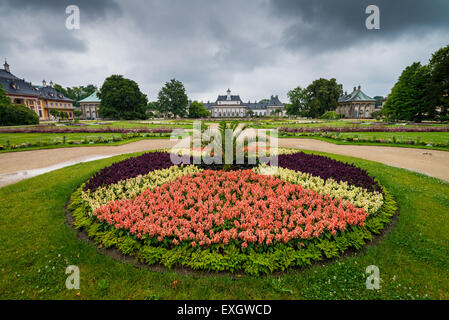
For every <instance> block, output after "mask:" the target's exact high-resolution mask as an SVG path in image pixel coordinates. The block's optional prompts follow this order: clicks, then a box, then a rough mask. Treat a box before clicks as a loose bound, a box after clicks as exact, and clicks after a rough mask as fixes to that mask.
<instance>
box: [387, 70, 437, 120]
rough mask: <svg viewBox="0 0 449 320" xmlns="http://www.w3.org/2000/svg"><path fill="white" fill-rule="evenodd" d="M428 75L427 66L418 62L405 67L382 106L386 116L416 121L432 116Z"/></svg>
mask: <svg viewBox="0 0 449 320" xmlns="http://www.w3.org/2000/svg"><path fill="white" fill-rule="evenodd" d="M430 77H431V75H430V69H429V67H428V66H422V65H421V63H419V62H415V63H413V64H412V65H410V66H408V67H407V68H405V70H404V71H403V72H402V74H401V76H400V77H399V79H398V81H397V82H396V84H395V85H394V87H393V89H392V90H391V94H390V95H389V96H388V100H387V101H386V103H385V105H384V107H383V113H384V114H385V115H386V117H387V118H388V119H391V120H410V121H417V122H420V121H422V120H423V119H425V118H429V117H430V118H432V116H433V114H434V111H432V104H431V103H430V101H429V100H428V99H427V97H428V94H429V83H430Z"/></svg>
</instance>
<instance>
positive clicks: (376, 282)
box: [365, 265, 380, 290]
mask: <svg viewBox="0 0 449 320" xmlns="http://www.w3.org/2000/svg"><path fill="white" fill-rule="evenodd" d="M365 273H366V274H369V276H368V277H367V278H366V288H367V289H368V290H379V289H380V270H379V267H378V266H375V265H370V266H368V267H366V269H365Z"/></svg>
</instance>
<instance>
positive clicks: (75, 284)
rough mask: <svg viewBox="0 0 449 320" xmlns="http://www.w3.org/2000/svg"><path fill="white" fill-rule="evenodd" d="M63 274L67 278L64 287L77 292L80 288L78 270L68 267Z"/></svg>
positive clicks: (72, 266) (75, 267) (74, 267)
mask: <svg viewBox="0 0 449 320" xmlns="http://www.w3.org/2000/svg"><path fill="white" fill-rule="evenodd" d="M65 273H66V274H68V275H69V276H68V277H67V279H66V280H65V286H66V288H67V289H69V290H73V289H76V290H79V288H80V268H79V267H78V266H75V265H71V266H68V267H67V268H66V269H65Z"/></svg>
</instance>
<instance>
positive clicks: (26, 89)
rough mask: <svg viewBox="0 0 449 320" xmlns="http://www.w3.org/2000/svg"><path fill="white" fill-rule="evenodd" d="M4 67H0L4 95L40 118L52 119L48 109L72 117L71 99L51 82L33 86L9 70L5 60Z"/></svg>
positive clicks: (0, 82)
mask: <svg viewBox="0 0 449 320" xmlns="http://www.w3.org/2000/svg"><path fill="white" fill-rule="evenodd" d="M3 66H4V69H0V85H1V86H2V87H3V90H5V91H6V95H7V96H8V97H9V98H10V99H11V102H12V103H14V104H21V105H24V106H26V107H28V108H30V109H31V110H33V111H34V112H36V114H37V115H38V116H39V119H40V120H52V119H54V117H53V116H52V115H51V114H50V110H52V109H54V110H58V111H59V112H64V113H65V114H66V115H67V118H68V119H73V117H74V114H73V111H74V110H75V108H74V107H73V100H71V99H69V98H67V97H65V96H64V95H63V94H61V93H60V92H58V91H56V89H55V88H54V87H53V82H51V81H50V84H49V85H47V83H46V81H45V80H44V81H42V86H33V85H32V84H31V82H27V81H25V79H19V78H18V77H16V76H15V75H13V74H12V73H11V71H10V68H9V64H8V62H7V61H6V60H5V64H4V65H3Z"/></svg>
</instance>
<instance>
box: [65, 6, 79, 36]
mask: <svg viewBox="0 0 449 320" xmlns="http://www.w3.org/2000/svg"><path fill="white" fill-rule="evenodd" d="M65 13H66V14H67V15H68V16H67V18H66V19H65V27H66V28H67V29H68V30H79V29H80V27H81V24H80V8H79V7H78V6H77V5H74V4H72V5H69V6H67V7H66V8H65Z"/></svg>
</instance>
